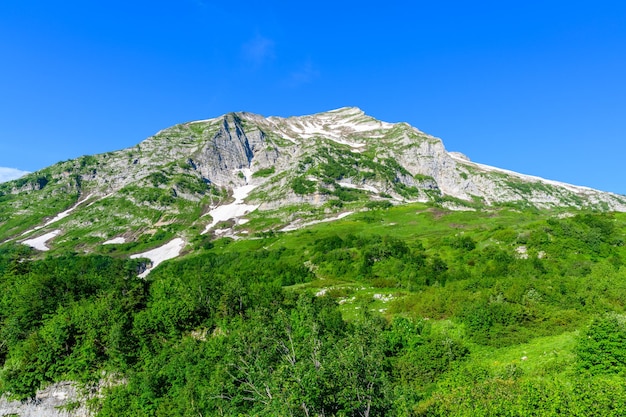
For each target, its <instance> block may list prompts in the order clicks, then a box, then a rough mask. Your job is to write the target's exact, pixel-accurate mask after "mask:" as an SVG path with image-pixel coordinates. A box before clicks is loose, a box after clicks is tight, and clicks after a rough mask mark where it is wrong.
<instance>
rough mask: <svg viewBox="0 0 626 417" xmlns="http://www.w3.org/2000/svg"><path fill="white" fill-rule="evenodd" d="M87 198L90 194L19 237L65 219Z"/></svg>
mask: <svg viewBox="0 0 626 417" xmlns="http://www.w3.org/2000/svg"><path fill="white" fill-rule="evenodd" d="M89 197H91V194H89V195H88V196H87V197H85V198H83V199H82V200H81V201H78V202H77V203H76V204H74V205H73V206H72V207H70V208H68V209H67V210H65V211H62V212H61V213H59V214H57V215H56V216H55V217H54V218H52V219H50V220H48V221H47V222H45V223H44V224H43V225H41V226H37V227H34V228H32V229H29V230H27V231H25V232H24V233H22V235H21V236H25V235H27V234H29V233H32V232H34V231H35V230H39V229H42V228H44V227H46V226H50V225H51V224H52V223H56V222H58V221H59V220H61V219H64V218H66V217H67V216H69V215H70V213H71V212H72V211H73V210H74V209H75V208H76V207H78V205H79V204H81V203H82V202H83V201H85V200H87V199H88V198H89ZM46 250H47V249H46Z"/></svg>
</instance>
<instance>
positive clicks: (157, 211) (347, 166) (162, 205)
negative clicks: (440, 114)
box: [0, 108, 626, 252]
mask: <svg viewBox="0 0 626 417" xmlns="http://www.w3.org/2000/svg"><path fill="white" fill-rule="evenodd" d="M418 201H419V202H427V201H431V202H435V203H437V204H440V205H443V206H444V207H448V208H453V209H458V210H473V209H475V208H479V207H485V206H492V205H509V206H512V207H518V208H524V207H535V208H554V207H570V208H588V209H599V210H604V211H626V197H624V196H620V195H616V194H612V193H606V192H600V191H597V190H593V189H590V188H586V187H578V186H574V185H569V184H564V183H559V182H555V181H549V180H545V179H542V178H538V177H531V176H527V175H522V174H518V173H515V172H511V171H507V170H503V169H499V168H494V167H489V166H486V165H482V164H478V163H474V162H471V161H470V160H469V159H467V158H466V157H465V156H464V155H462V154H460V153H456V152H448V151H446V149H445V147H444V144H443V142H442V141H441V140H440V139H438V138H435V137H433V136H429V135H427V134H425V133H423V132H421V131H419V130H418V129H416V128H414V127H412V126H410V125H408V124H406V123H386V122H382V121H379V120H376V119H374V118H373V117H370V116H368V115H366V114H364V113H363V111H361V110H360V109H358V108H341V109H337V110H333V111H329V112H324V113H319V114H314V115H310V116H301V117H289V118H280V117H267V118H265V117H262V116H259V115H255V114H251V113H245V112H241V113H229V114H226V115H224V116H221V117H217V118H213V119H208V120H199V121H194V122H189V123H183V124H179V125H176V126H173V127H170V128H167V129H165V130H162V131H160V132H158V133H157V134H155V135H154V136H152V137H150V138H148V139H146V140H144V141H143V142H141V143H139V144H138V145H136V146H134V147H131V148H128V149H123V150H120V151H115V152H108V153H104V154H99V155H90V156H83V157H80V158H77V159H74V160H69V161H65V162H60V163H57V164H55V165H53V166H50V167H48V168H45V169H43V170H41V171H38V172H35V173H32V174H29V175H27V176H24V177H23V178H20V179H18V180H15V181H11V182H7V183H4V184H0V239H1V240H2V241H7V240H12V241H21V242H24V243H26V244H29V245H31V246H33V247H36V248H38V249H41V250H47V249H48V248H53V249H54V248H58V249H60V248H66V249H67V248H71V249H73V250H78V251H85V252H90V251H94V250H96V249H97V248H98V250H104V249H102V246H103V245H106V246H108V248H109V249H107V250H109V251H116V250H118V251H128V252H133V251H135V252H136V251H137V250H140V249H144V248H149V247H154V246H155V245H156V244H157V243H159V242H165V241H168V240H170V239H172V238H173V237H179V238H182V239H183V240H184V241H185V242H190V241H193V240H194V239H195V240H196V241H197V240H198V239H201V238H200V237H201V236H203V237H202V239H206V238H208V237H206V236H207V235H208V236H209V237H212V236H230V237H235V238H237V237H241V236H246V235H253V234H255V233H256V234H259V233H268V232H272V231H280V230H292V229H295V228H298V227H302V226H303V225H306V224H310V223H311V222H317V221H320V220H329V219H333V218H338V217H341V216H345V215H348V214H349V213H351V212H354V211H358V210H362V209H365V208H366V207H367V206H368V205H370V206H372V205H377V204H378V205H389V204H394V205H395V204H402V203H406V202H418ZM46 242H47V243H46ZM182 245H183V242H182V241H177V242H176V243H175V245H174V248H173V249H172V250H174V251H175V250H176V248H178V247H180V248H182Z"/></svg>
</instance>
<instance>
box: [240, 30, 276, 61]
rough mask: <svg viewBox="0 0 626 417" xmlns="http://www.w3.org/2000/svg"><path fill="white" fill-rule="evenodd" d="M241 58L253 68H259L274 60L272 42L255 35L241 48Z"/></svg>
mask: <svg viewBox="0 0 626 417" xmlns="http://www.w3.org/2000/svg"><path fill="white" fill-rule="evenodd" d="M241 51H242V53H243V57H244V59H245V60H246V61H248V62H250V63H252V64H253V65H255V66H260V65H262V64H263V63H265V62H266V61H268V60H271V59H273V58H274V56H275V55H274V41H273V40H271V39H269V38H266V37H264V36H261V35H256V36H255V37H254V38H252V39H250V40H249V41H248V42H246V43H244V44H243V46H242V47H241Z"/></svg>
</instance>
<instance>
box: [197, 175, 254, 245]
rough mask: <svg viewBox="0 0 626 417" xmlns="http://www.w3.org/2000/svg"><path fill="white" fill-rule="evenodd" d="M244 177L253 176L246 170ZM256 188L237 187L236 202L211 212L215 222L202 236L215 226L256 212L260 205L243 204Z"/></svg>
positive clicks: (235, 192)
mask: <svg viewBox="0 0 626 417" xmlns="http://www.w3.org/2000/svg"><path fill="white" fill-rule="evenodd" d="M247 171H250V170H247ZM246 174H248V175H246ZM244 175H246V176H247V177H248V176H251V173H249V172H246V170H244ZM254 188H255V186H254V185H244V186H242V187H237V188H235V189H233V197H235V201H234V202H232V203H230V204H224V205H221V206H219V207H216V208H214V209H213V210H211V211H210V212H209V214H210V215H211V217H212V218H213V221H212V222H211V224H209V225H208V226H207V227H206V228H205V229H204V231H203V232H202V234H206V233H207V232H208V231H209V230H211V228H212V227H213V226H215V225H216V224H218V223H219V222H222V221H226V220H230V219H236V218H238V217H241V216H244V215H246V214H248V213H250V212H251V211H254V210H256V209H257V208H259V206H258V205H252V204H244V202H243V200H245V199H246V197H247V196H248V194H250V192H251V191H252V190H253V189H254Z"/></svg>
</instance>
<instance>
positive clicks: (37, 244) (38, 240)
mask: <svg viewBox="0 0 626 417" xmlns="http://www.w3.org/2000/svg"><path fill="white" fill-rule="evenodd" d="M60 233H61V231H60V230H54V231H52V232H50V233H46V234H45V235H41V236H39V237H35V238H33V239H26V240H24V241H22V243H23V244H24V245H28V246H30V247H32V248H35V249H38V250H40V251H47V250H50V248H49V247H47V246H46V242H48V241H49V240H51V239H53V238H55V237H56V236H58V235H59V234H60Z"/></svg>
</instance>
